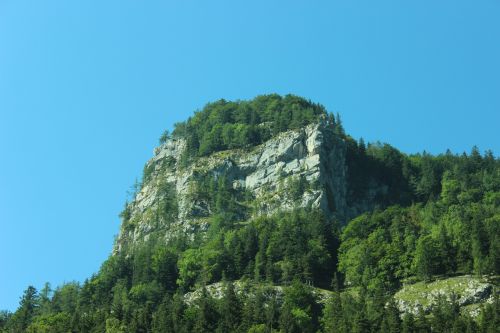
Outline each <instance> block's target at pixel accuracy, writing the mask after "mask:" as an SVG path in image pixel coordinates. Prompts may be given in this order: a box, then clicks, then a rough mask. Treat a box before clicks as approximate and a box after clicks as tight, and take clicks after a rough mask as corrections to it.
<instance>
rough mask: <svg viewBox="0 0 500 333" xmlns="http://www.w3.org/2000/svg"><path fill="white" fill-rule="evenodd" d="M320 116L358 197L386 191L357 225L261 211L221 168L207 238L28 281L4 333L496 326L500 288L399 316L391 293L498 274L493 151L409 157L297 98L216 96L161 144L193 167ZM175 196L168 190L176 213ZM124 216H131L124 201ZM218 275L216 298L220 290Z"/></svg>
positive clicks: (297, 186)
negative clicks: (464, 305)
mask: <svg viewBox="0 0 500 333" xmlns="http://www.w3.org/2000/svg"><path fill="white" fill-rule="evenodd" d="M319 119H325V121H327V122H328V123H329V124H330V125H331V128H332V130H333V131H334V132H335V133H336V135H338V136H340V137H341V138H342V139H343V140H344V141H345V143H346V146H347V151H346V163H347V170H348V172H347V179H348V193H347V201H348V203H352V204H354V203H356V202H358V201H359V200H362V199H363V198H365V197H366V195H367V193H368V191H370V188H369V184H370V183H376V184H384V186H385V187H386V189H387V190H386V191H384V192H380V193H378V194H377V196H376V197H375V198H374V200H375V202H376V205H375V207H374V209H373V210H371V211H368V212H365V213H363V214H360V215H359V216H357V217H355V218H353V219H351V220H350V221H340V220H336V219H332V218H331V217H329V216H325V214H324V213H322V212H321V211H319V210H317V209H313V208H297V209H293V210H291V211H284V212H279V213H276V214H274V215H271V216H258V217H251V216H252V215H251V214H248V212H247V211H246V209H248V207H245V206H243V205H242V204H241V202H243V201H244V200H245V198H244V196H245V193H242V192H238V191H236V190H235V189H234V188H233V187H232V186H231V184H230V183H229V182H228V181H227V180H226V179H225V177H224V176H221V177H219V178H218V179H211V178H204V179H202V182H203V183H202V184H203V186H201V187H202V188H203V189H204V191H205V192H203V193H202V195H204V196H206V197H207V198H210V200H211V202H212V206H213V207H214V210H213V214H212V216H210V223H209V229H208V231H207V232H206V235H205V236H204V237H201V236H200V237H198V238H195V239H194V240H190V239H187V238H183V237H177V238H175V239H172V240H170V241H169V242H168V244H165V243H164V242H162V240H160V239H159V238H155V237H151V238H149V240H148V241H147V242H145V243H144V244H142V246H141V247H140V248H137V249H135V250H134V251H133V252H132V253H120V254H116V255H111V256H110V257H109V259H108V260H106V261H105V262H104V263H103V265H102V266H101V268H100V270H99V272H97V273H96V274H94V275H93V276H91V277H90V278H89V279H87V280H85V281H84V282H82V283H78V282H72V283H67V284H64V285H61V286H57V287H56V288H55V289H52V287H51V285H50V284H49V283H47V284H46V285H45V286H43V287H42V288H40V290H38V289H36V288H35V287H33V286H29V287H28V288H27V289H26V290H25V292H24V294H23V295H22V297H21V300H20V303H19V307H18V309H17V310H16V311H15V312H13V313H10V312H6V311H4V312H1V313H0V332H5V333H7V332H9V333H10V332H15V333H18V332H28V333H35V332H37V333H42V332H51V333H66V332H89V333H90V332H107V333H119V332H152V333H160V332H254V333H256V332H297V333H299V332H325V333H326V332H430V331H432V332H498V327H500V318H499V314H500V311H499V310H500V309H499V306H500V304H499V299H498V292H497V291H496V292H495V296H494V298H493V302H491V303H489V304H485V305H484V306H483V307H482V309H481V312H480V314H479V315H478V316H477V317H473V316H471V315H469V314H467V313H465V312H463V311H461V310H460V307H459V305H458V303H457V302H456V301H455V300H453V298H452V299H451V301H450V300H449V299H446V298H444V297H443V298H442V299H440V300H439V302H438V304H437V306H435V307H434V308H433V309H432V311H431V312H430V313H425V312H424V311H420V312H419V314H418V315H414V314H412V313H401V312H400V311H399V310H398V308H397V306H396V304H395V302H394V299H393V297H392V296H393V295H394V293H395V292H396V291H398V290H399V289H400V288H401V287H402V286H403V285H404V284H407V283H415V282H418V281H433V280H435V279H439V278H443V277H448V276H457V275H466V274H470V275H473V276H486V275H487V276H492V277H495V276H498V275H500V160H499V159H498V158H496V157H495V156H494V155H493V153H492V152H491V151H487V152H485V153H484V154H482V153H481V152H480V151H479V149H478V148H477V147H474V148H473V149H472V151H470V152H469V153H463V154H453V153H451V152H450V151H447V152H446V153H444V154H441V155H437V156H434V155H430V154H428V153H425V152H424V153H422V154H414V155H408V154H405V153H402V152H400V151H399V150H397V149H396V148H394V147H392V146H390V145H388V144H381V143H368V144H366V143H365V142H364V141H363V140H362V139H360V140H355V139H353V138H352V137H351V136H349V135H348V134H346V133H345V132H344V130H343V127H342V123H341V120H340V117H338V116H333V115H332V114H329V113H327V112H326V110H325V108H324V107H322V106H321V105H318V104H314V103H312V102H310V101H306V100H304V99H302V98H300V97H297V96H291V95H288V96H285V97H281V96H279V95H266V96H260V97H257V98H256V99H254V100H252V101H242V102H226V101H224V100H221V101H219V102H215V103H212V104H208V105H207V106H206V107H205V108H204V109H203V110H201V111H198V112H196V113H195V114H194V116H193V117H191V118H190V119H188V120H187V121H186V122H184V123H179V124H177V125H176V127H175V130H174V131H173V132H172V134H169V133H165V134H164V135H163V136H162V138H161V139H160V143H164V142H165V141H166V140H167V139H170V138H174V139H175V138H184V139H185V140H186V142H187V149H186V150H185V154H184V156H182V160H183V163H184V165H185V166H186V165H189V163H191V162H192V161H193V160H194V159H196V158H198V157H201V156H206V155H209V154H211V153H213V152H216V151H222V150H227V149H242V148H245V147H248V146H253V145H257V144H260V143H262V142H264V141H266V140H268V139H269V138H271V137H273V136H275V135H276V134H277V133H280V132H283V131H287V130H290V129H297V128H301V127H303V126H305V125H307V124H310V123H313V122H316V121H318V120H319ZM150 172H151V171H148V170H146V169H145V174H144V177H143V181H147V179H148V177H149V174H150ZM288 186H289V189H288V190H289V191H290V192H291V193H295V192H297V193H301V192H303V191H305V190H306V188H307V187H308V186H312V185H311V184H307V183H304V181H303V180H300V179H299V180H297V182H295V183H293V184H288ZM173 195H174V194H172V191H169V190H168V189H165V194H164V197H165V200H164V210H163V214H165V216H166V218H167V219H168V218H171V217H170V216H172V215H173V214H172V212H174V211H175V210H176V209H177V208H176V205H175V198H174V197H173ZM121 216H122V219H123V223H125V224H126V223H129V221H128V219H129V218H130V216H129V212H127V210H126V209H125V210H124V212H123V213H122V214H121ZM216 283H219V286H220V290H219V296H214V295H213V293H211V292H209V289H210V286H212V285H214V284H216ZM193 292H197V295H198V296H197V297H194V298H192V299H190V300H188V299H187V298H186V295H191V294H192V293H193ZM322 295H328V297H324V296H322Z"/></svg>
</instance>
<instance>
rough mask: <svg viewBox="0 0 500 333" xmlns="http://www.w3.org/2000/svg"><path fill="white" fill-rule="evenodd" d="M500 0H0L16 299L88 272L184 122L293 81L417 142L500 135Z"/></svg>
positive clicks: (1, 109) (2, 133)
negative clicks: (133, 192) (135, 189)
mask: <svg viewBox="0 0 500 333" xmlns="http://www.w3.org/2000/svg"><path fill="white" fill-rule="evenodd" d="M499 14H500V2H499V1H497V0H480V1H459V0H453V1H451V0H450V1H448V0H441V1H435V0H434V1H430V0H429V1H412V2H408V1H383V0H379V1H351V0H349V1H347V0H346V1H290V0H288V1H234V0H231V1H229V0H227V1H217V0H215V1H214V0H212V1H175V2H174V1H131V0H107V1H97V0H86V1H83V0H82V1H77V0H75V1H65V0H59V1H54V0H45V1H36V0H33V1H25V0H2V1H0V156H1V163H0V309H10V310H13V309H15V307H16V306H17V304H18V300H19V296H20V295H21V293H22V291H23V290H24V289H25V288H26V287H27V286H28V285H30V284H32V285H34V286H36V287H37V288H40V287H42V285H43V283H44V282H45V281H50V282H51V283H52V284H53V286H55V285H58V284H60V283H62V282H63V281H72V280H77V281H83V280H84V279H85V278H86V277H89V276H90V275H91V274H92V273H93V272H96V271H97V270H98V268H99V266H100V264H101V263H102V262H103V261H104V260H105V258H106V257H107V256H108V255H109V253H110V251H111V248H112V243H113V237H114V235H115V234H116V233H117V232H118V229H119V219H118V213H119V212H120V210H121V209H122V207H123V204H124V202H125V199H126V192H127V190H128V189H129V188H130V186H131V185H132V184H133V183H134V180H135V178H136V177H139V176H140V175H141V172H142V167H143V165H144V163H145V162H146V160H147V159H148V158H150V157H151V155H152V149H153V148H154V146H155V145H156V144H157V142H158V137H159V136H160V134H161V133H162V131H163V130H164V129H166V128H169V129H171V128H172V124H173V123H174V122H177V121H181V120H184V119H186V118H187V117H188V116H189V115H190V114H191V113H192V112H193V111H194V110H196V109H198V108H201V107H203V105H204V104H205V103H207V102H209V101H213V100H216V99H219V98H225V99H248V98H252V97H254V96H255V95H258V94H263V93H271V92H277V93H281V94H286V93H294V94H297V95H301V96H304V97H307V98H310V99H311V100H313V101H315V102H319V103H322V104H323V105H325V106H326V107H327V109H328V110H330V111H332V112H339V113H340V114H341V116H342V118H343V121H344V126H345V128H346V130H347V132H349V133H350V134H351V135H353V136H354V137H356V138H359V137H361V136H362V137H364V138H365V140H367V141H375V140H380V141H383V142H389V143H391V144H393V145H394V146H396V147H397V148H399V149H401V150H403V151H404V152H408V153H413V152H421V151H423V150H426V151H428V152H432V153H439V152H444V151H445V150H446V149H447V148H450V149H451V150H452V151H453V152H457V153H461V152H463V151H464V150H465V151H470V149H471V147H472V146H473V145H478V146H479V148H480V149H481V150H483V151H484V150H486V149H492V150H493V151H494V152H495V154H496V155H497V156H498V152H499V151H500V140H499V137H498V132H499V131H498V127H499V124H500V61H499V60H498V59H500V43H499V40H500V36H499V35H500V20H498V17H499Z"/></svg>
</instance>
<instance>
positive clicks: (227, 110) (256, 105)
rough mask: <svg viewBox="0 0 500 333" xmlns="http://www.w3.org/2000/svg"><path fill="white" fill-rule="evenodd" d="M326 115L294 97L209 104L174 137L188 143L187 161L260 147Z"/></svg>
mask: <svg viewBox="0 0 500 333" xmlns="http://www.w3.org/2000/svg"><path fill="white" fill-rule="evenodd" d="M326 115H327V113H326V111H325V109H324V107H323V106H321V105H319V104H314V103H312V102H310V101H307V100H305V99H303V98H300V97H297V96H293V95H286V96H284V97H281V96H279V95H276V94H273V95H262V96H258V97H256V98H255V99H253V100H251V101H236V102H228V101H225V100H219V101H217V102H215V103H210V104H207V105H206V106H205V107H204V108H203V110H201V111H198V112H196V113H195V115H194V116H193V117H191V118H189V119H188V121H187V122H184V123H178V124H176V125H175V129H174V131H173V133H172V135H173V136H174V137H183V138H185V139H186V140H187V149H186V154H189V156H185V158H188V157H196V156H206V155H209V154H211V153H213V152H216V151H221V150H226V149H235V148H243V147H247V146H249V145H257V144H260V143H262V142H264V141H266V140H267V139H269V138H270V137H271V136H273V135H276V134H277V133H279V132H282V131H286V130H289V129H297V128H301V127H303V126H305V125H307V124H309V123H312V122H314V121H316V120H318V119H319V117H320V116H326Z"/></svg>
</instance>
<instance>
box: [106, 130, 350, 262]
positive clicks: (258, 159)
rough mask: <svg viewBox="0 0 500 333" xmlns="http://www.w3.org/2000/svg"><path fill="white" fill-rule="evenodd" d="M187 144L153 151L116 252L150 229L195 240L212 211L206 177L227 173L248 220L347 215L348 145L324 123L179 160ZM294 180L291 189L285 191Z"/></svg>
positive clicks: (180, 141) (175, 143)
mask: <svg viewBox="0 0 500 333" xmlns="http://www.w3.org/2000/svg"><path fill="white" fill-rule="evenodd" d="M185 149H186V143H185V141H184V140H183V139H169V140H167V142H166V143H164V144H163V145H161V146H160V147H157V148H156V149H155V152H154V153H155V155H154V157H153V158H152V159H151V160H150V161H149V162H148V163H147V164H146V167H145V175H144V178H145V179H144V184H143V186H142V188H141V190H140V191H139V192H138V193H137V194H136V196H135V199H134V200H133V201H132V202H131V203H130V204H128V206H127V207H126V210H125V212H124V214H123V223H122V227H121V230H120V234H119V236H118V238H117V241H116V244H115V248H114V252H115V253H117V252H120V251H122V250H123V249H124V248H127V247H130V246H132V247H133V246H134V244H137V243H139V242H142V241H145V240H147V239H148V238H149V237H150V235H151V234H155V235H159V236H160V237H164V238H165V241H168V239H169V238H171V237H173V236H174V235H179V234H180V233H181V234H184V235H188V236H190V237H194V234H195V233H196V232H198V231H203V230H206V229H207V226H208V221H209V217H210V216H211V215H212V214H213V212H214V209H215V207H213V206H214V205H213V203H212V204H211V203H210V201H211V200H210V198H207V197H206V196H204V195H203V193H204V190H205V189H204V188H203V187H204V184H205V185H206V183H203V180H204V179H207V178H209V179H217V178H219V177H221V176H224V177H225V179H226V180H227V181H229V182H230V183H231V184H232V188H233V190H234V191H236V192H240V193H242V194H244V196H245V197H246V198H249V199H248V200H246V201H245V202H241V205H242V208H245V209H242V210H246V211H247V212H248V216H247V218H249V217H252V216H253V217H255V216H258V215H262V214H273V213H275V212H277V211H280V210H290V209H293V208H297V207H313V208H319V209H321V210H323V211H324V212H325V213H326V215H327V216H332V217H336V218H337V219H339V220H344V219H345V218H346V216H345V215H346V212H347V211H348V209H347V207H346V186H347V184H346V163H345V155H346V145H345V142H344V141H343V140H342V139H341V138H340V137H338V136H337V135H335V134H334V133H333V131H332V129H331V128H329V127H328V125H327V124H326V122H324V121H319V122H318V123H314V124H310V125H308V126H306V127H304V128H302V129H299V130H291V131H288V132H283V133H280V134H278V135H277V136H275V137H273V138H271V139H270V140H269V141H267V142H264V143H263V144H261V145H258V146H254V147H249V148H247V149H238V150H228V151H222V152H217V153H214V154H212V155H209V156H206V157H201V158H197V159H196V160H194V161H192V162H188V163H185V162H183V161H182V156H183V153H184V150H185ZM183 163H184V165H183ZM292 183H295V185H296V186H295V188H296V189H297V190H296V191H295V192H294V193H290V190H289V189H290V188H292V187H293V186H290V185H291V184H292ZM165 205H167V208H165V207H166V206H165ZM165 210H168V211H169V212H168V214H165ZM243 219H244V218H243Z"/></svg>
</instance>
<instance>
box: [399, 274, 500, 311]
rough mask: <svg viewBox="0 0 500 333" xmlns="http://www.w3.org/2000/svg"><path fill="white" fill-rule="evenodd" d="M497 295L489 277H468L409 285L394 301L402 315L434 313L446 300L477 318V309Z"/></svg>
mask: <svg viewBox="0 0 500 333" xmlns="http://www.w3.org/2000/svg"><path fill="white" fill-rule="evenodd" d="M493 294H494V287H493V284H491V283H489V282H488V281H487V280H486V279H485V278H479V277H472V276H469V275H464V276H458V277H452V278H447V279H443V280H437V281H434V282H431V283H425V282H418V283H415V284H412V285H408V286H405V287H403V288H402V289H401V290H400V291H398V292H397V293H396V294H395V295H394V299H395V301H396V304H397V306H398V308H399V310H400V311H401V312H402V313H407V312H410V313H412V314H415V315H416V314H418V313H419V311H424V312H425V313H430V312H431V310H432V308H433V307H434V306H435V305H436V304H437V302H438V300H439V299H440V298H444V300H446V301H452V300H454V301H456V302H457V303H458V305H460V306H461V307H462V308H464V309H466V310H469V313H470V314H471V315H477V314H478V313H479V312H478V311H476V310H477V307H478V306H479V305H480V304H481V303H484V302H491V301H492V300H493V297H492V295H493ZM469 306H470V307H469Z"/></svg>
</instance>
